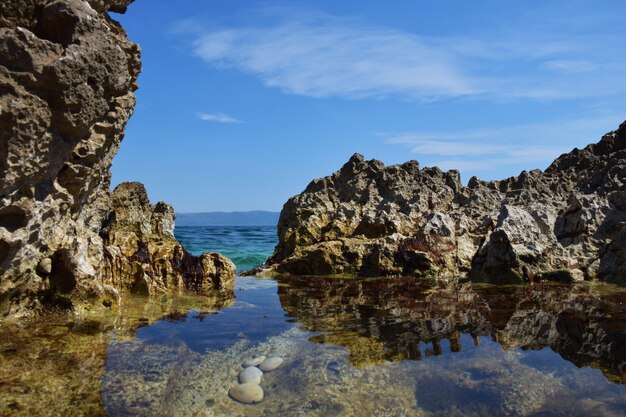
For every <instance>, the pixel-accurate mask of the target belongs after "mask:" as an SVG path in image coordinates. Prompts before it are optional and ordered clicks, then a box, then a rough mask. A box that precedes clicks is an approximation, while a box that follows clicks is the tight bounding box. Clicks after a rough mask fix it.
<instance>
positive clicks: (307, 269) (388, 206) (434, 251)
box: [266, 123, 626, 282]
mask: <svg viewBox="0 0 626 417" xmlns="http://www.w3.org/2000/svg"><path fill="white" fill-rule="evenodd" d="M278 237H279V243H278V245H277V247H276V250H275V252H274V255H273V256H272V258H271V259H270V260H269V262H268V265H266V266H267V267H269V268H268V269H269V271H272V272H278V273H291V274H299V275H328V274H349V275H362V276H383V275H414V276H428V277H435V278H439V279H444V280H447V279H454V278H457V277H465V276H469V277H471V278H473V279H476V280H488V281H491V282H501V281H511V280H512V281H518V280H521V279H522V278H526V279H529V280H532V279H533V278H534V277H535V275H537V274H542V275H543V278H547V279H555V280H565V281H572V280H582V279H592V278H598V279H601V280H604V281H613V282H626V123H623V124H622V125H621V126H620V127H619V129H618V130H616V131H614V132H610V133H608V134H606V135H605V136H604V137H602V139H601V140H600V142H599V143H597V144H593V145H589V146H587V147H586V148H584V149H582V150H580V149H574V150H573V151H572V152H570V153H568V154H564V155H562V156H561V157H559V158H558V159H557V160H555V161H554V162H553V163H552V165H550V167H549V168H548V169H546V170H545V171H543V172H542V171H540V170H533V171H530V172H526V171H524V172H522V173H521V174H520V175H519V176H518V177H511V178H508V179H505V180H503V181H481V180H479V179H478V178H476V177H473V178H471V179H470V180H469V183H468V185H467V186H464V185H463V184H462V183H461V181H460V176H459V173H458V171H455V170H451V171H448V172H442V171H441V170H440V169H438V168H437V167H434V168H423V169H420V167H419V164H418V162H416V161H410V162H407V163H404V164H402V165H393V166H388V167H385V166H384V165H383V163H382V162H380V161H376V160H371V161H365V160H364V158H363V157H362V156H361V155H359V154H355V155H354V156H353V157H352V158H350V160H349V161H348V163H346V164H345V165H344V166H343V167H342V168H341V169H340V170H339V171H337V172H335V173H334V174H332V175H331V176H329V177H326V178H322V179H316V180H314V181H313V182H311V183H310V184H309V185H308V187H307V188H306V190H304V191H303V192H302V193H301V194H299V195H297V196H295V197H292V198H291V199H290V200H289V201H287V203H286V204H285V205H284V207H283V210H282V213H281V216H280V220H279V223H278Z"/></svg>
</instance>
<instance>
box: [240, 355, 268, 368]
mask: <svg viewBox="0 0 626 417" xmlns="http://www.w3.org/2000/svg"><path fill="white" fill-rule="evenodd" d="M265 359H266V357H265V356H263V355H261V356H257V357H256V358H248V359H246V360H245V361H243V366H245V367H246V368H247V367H248V366H257V365H258V364H260V363H261V362H263V361H264V360H265Z"/></svg>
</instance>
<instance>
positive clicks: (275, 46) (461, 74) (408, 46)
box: [187, 11, 626, 101]
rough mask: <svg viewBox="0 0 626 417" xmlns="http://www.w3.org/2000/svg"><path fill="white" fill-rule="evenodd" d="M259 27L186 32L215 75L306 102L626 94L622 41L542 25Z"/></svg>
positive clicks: (321, 20)
mask: <svg viewBox="0 0 626 417" xmlns="http://www.w3.org/2000/svg"><path fill="white" fill-rule="evenodd" d="M257 21H258V20H257ZM265 22H266V24H265V25H258V24H257V25H241V26H234V27H231V28H229V29H219V28H217V29H216V28H211V29H204V30H203V29H201V28H202V25H201V24H200V23H198V22H192V23H193V24H190V23H189V22H187V25H188V27H190V28H192V29H190V30H189V31H188V33H190V34H192V35H193V37H194V39H193V44H192V47H193V51H194V53H195V54H196V55H197V56H198V57H200V58H202V59H203V60H204V61H206V62H207V63H209V64H210V65H212V66H213V67H214V68H220V69H236V70H240V71H243V72H247V73H250V74H253V75H254V76H257V77H259V78H260V79H261V80H262V82H263V83H264V84H265V85H266V86H268V87H275V88H278V89H280V90H282V91H283V92H286V93H291V94H298V95H303V96H309V97H343V98H350V99H354V98H363V97H387V96H391V95H393V96H400V97H404V98H409V99H413V100H421V101H431V100H441V99H446V98H457V97H480V98H491V99H496V100H502V99H504V100H509V99H533V100H553V99H563V98H579V97H593V96H607V95H614V94H616V93H624V92H626V78H625V77H623V70H624V67H625V64H626V58H625V57H623V56H621V55H620V54H616V53H615V50H619V48H620V46H621V44H622V41H623V39H619V36H616V37H614V38H607V37H606V36H605V37H602V36H591V35H589V36H580V35H578V36H573V35H572V34H571V33H561V32H559V30H558V29H553V33H551V32H545V33H544V32H542V30H544V31H545V30H546V29H545V27H544V26H548V27H549V25H543V26H541V25H539V23H537V24H538V25H539V27H542V29H541V30H540V29H536V28H535V30H533V28H530V27H528V25H527V24H525V23H524V22H517V25H518V27H517V30H515V28H511V29H510V30H507V31H506V32H505V31H502V33H498V34H491V35H490V36H489V37H488V38H487V37H482V38H481V37H480V36H475V37H471V36H467V37H463V38H461V37H452V36H451V37H434V36H421V35H419V34H418V33H413V32H407V31H402V30H398V29H393V28H386V27H378V26H370V25H367V24H363V23H362V22H359V21H355V20H350V19H340V18H335V17H332V16H328V15H323V14H319V13H318V14H316V13H307V14H306V15H305V14H303V13H301V12H300V13H299V12H297V11H291V12H290V13H288V14H287V15H286V16H283V15H281V14H280V13H279V14H276V15H275V16H273V17H272V18H269V19H267V21H265ZM615 48H617V49H615ZM596 62H602V63H603V64H602V65H599V64H596Z"/></svg>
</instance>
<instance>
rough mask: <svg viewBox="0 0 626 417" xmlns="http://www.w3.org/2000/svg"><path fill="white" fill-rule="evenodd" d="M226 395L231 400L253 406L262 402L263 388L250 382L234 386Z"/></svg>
mask: <svg viewBox="0 0 626 417" xmlns="http://www.w3.org/2000/svg"><path fill="white" fill-rule="evenodd" d="M228 394H229V395H230V396H231V397H232V398H233V399H235V400H237V401H239V402H241V403H244V404H254V403H258V402H261V401H263V388H261V387H260V386H259V385H258V384H255V383H252V382H248V383H245V384H237V385H234V386H233V387H232V388H231V389H230V390H229V391H228Z"/></svg>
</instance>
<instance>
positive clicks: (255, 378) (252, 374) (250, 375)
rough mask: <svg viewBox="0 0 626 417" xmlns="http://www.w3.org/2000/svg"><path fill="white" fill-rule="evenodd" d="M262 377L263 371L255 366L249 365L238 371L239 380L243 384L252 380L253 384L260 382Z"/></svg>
mask: <svg viewBox="0 0 626 417" xmlns="http://www.w3.org/2000/svg"><path fill="white" fill-rule="evenodd" d="M262 378H263V372H261V370H260V369H259V368H257V367H256V366H249V367H247V368H246V369H244V370H243V371H241V372H239V382H241V383H242V384H245V383H247V382H252V383H254V384H260V383H261V379H262Z"/></svg>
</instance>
